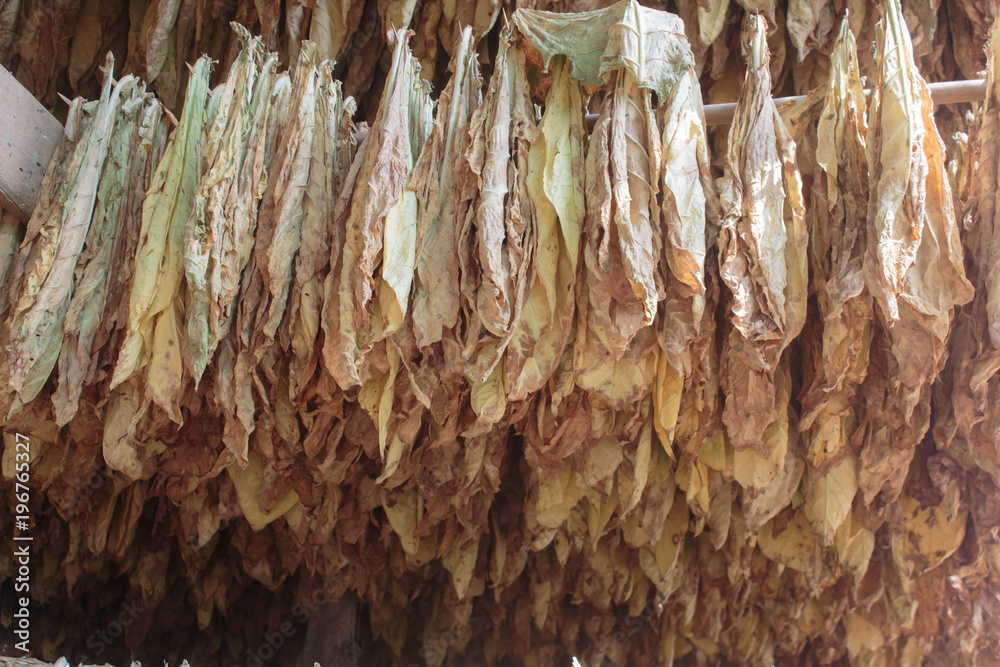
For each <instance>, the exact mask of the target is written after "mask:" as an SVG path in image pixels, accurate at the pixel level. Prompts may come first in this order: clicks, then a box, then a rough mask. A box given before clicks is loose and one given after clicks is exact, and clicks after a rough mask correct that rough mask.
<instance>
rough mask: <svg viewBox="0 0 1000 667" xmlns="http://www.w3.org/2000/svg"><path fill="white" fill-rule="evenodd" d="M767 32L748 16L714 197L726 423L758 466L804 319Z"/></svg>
mask: <svg viewBox="0 0 1000 667" xmlns="http://www.w3.org/2000/svg"><path fill="white" fill-rule="evenodd" d="M765 32H766V25H765V22H764V19H763V17H761V16H759V15H752V16H748V17H747V19H746V23H745V26H744V49H745V52H746V54H747V57H748V60H749V62H748V68H747V74H746V79H745V84H744V85H745V88H744V90H743V92H742V94H741V95H740V99H739V102H738V103H737V107H736V114H735V117H734V118H733V125H732V127H731V129H730V131H729V149H728V155H727V162H726V175H725V178H724V180H723V182H722V190H721V194H720V197H721V199H722V206H723V211H724V214H723V218H722V224H721V229H720V232H719V265H720V268H719V271H720V275H721V277H722V280H723V281H724V282H725V283H726V286H727V287H728V288H729V292H730V295H731V302H730V304H729V306H728V309H729V311H730V312H729V320H730V322H731V327H730V328H729V331H728V334H727V337H726V342H725V349H724V350H723V353H722V364H723V368H722V380H723V382H722V384H723V388H724V390H725V392H726V407H725V411H724V413H723V421H724V422H725V424H726V428H727V431H728V434H729V438H730V440H731V441H732V444H733V446H734V447H735V448H736V449H738V450H742V449H745V448H747V447H752V448H754V449H755V450H756V452H757V454H758V455H759V456H761V457H763V458H764V459H767V458H769V456H770V455H771V454H773V452H774V450H773V449H772V448H770V447H768V446H766V445H765V439H767V436H766V435H765V433H766V431H767V429H768V428H769V427H770V426H771V425H772V424H774V423H775V420H777V419H778V418H779V416H780V415H781V414H782V413H783V412H784V411H785V409H786V407H785V405H783V404H780V403H779V402H778V400H777V398H778V396H779V395H780V394H782V393H783V390H782V382H783V381H784V380H783V377H784V375H785V373H784V372H783V371H782V370H781V368H780V366H781V365H783V364H787V361H785V362H782V353H783V352H784V350H785V348H786V347H787V346H788V344H789V343H790V342H791V341H792V340H793V339H794V338H795V337H796V336H797V335H798V334H799V332H800V331H801V329H802V325H803V323H804V321H805V310H806V287H807V280H808V275H807V269H806V255H807V253H806V243H807V239H806V230H805V224H804V214H805V212H804V208H803V202H802V194H801V177H800V175H799V172H798V167H797V165H796V159H795V144H794V142H793V141H792V139H791V137H790V136H789V134H788V131H787V129H786V127H785V124H784V121H783V120H782V119H781V117H780V116H779V115H778V112H777V109H776V108H775V106H774V102H773V101H772V99H771V96H770V90H771V75H770V73H769V69H768V65H769V56H768V51H767V46H766V44H765V41H764V40H765Z"/></svg>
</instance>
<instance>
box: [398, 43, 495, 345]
mask: <svg viewBox="0 0 1000 667" xmlns="http://www.w3.org/2000/svg"><path fill="white" fill-rule="evenodd" d="M459 42H460V43H459V45H458V46H457V48H456V49H455V55H454V56H453V58H452V62H451V65H450V68H451V70H452V78H451V80H450V81H449V82H448V85H447V86H445V88H444V90H442V91H441V96H440V97H439V98H438V104H437V119H436V121H435V125H434V131H433V132H432V133H431V135H430V137H428V139H427V142H426V143H425V144H424V147H423V149H421V151H420V155H419V156H418V158H417V161H416V164H415V165H414V167H413V174H412V175H411V177H410V182H409V183H408V185H407V188H408V189H411V190H413V191H414V192H415V193H416V195H417V201H418V203H419V207H420V209H419V217H418V231H417V238H418V251H417V264H416V269H415V273H414V277H413V309H412V313H413V332H414V336H415V337H416V345H417V346H418V347H421V348H424V347H427V346H428V345H431V344H433V343H436V342H438V341H440V340H441V338H442V336H443V335H444V332H445V331H448V330H451V329H453V328H454V327H455V325H456V324H457V322H458V314H459V294H460V286H459V264H458V258H457V257H454V255H455V253H456V251H457V248H458V233H459V230H460V229H461V227H462V226H463V225H464V223H465V214H466V212H467V210H468V207H469V200H468V198H467V194H466V193H467V191H468V189H469V188H468V187H466V186H465V185H464V183H463V177H464V176H465V175H466V174H465V172H464V170H462V169H461V164H462V160H463V159H464V156H465V152H466V150H467V149H468V145H469V134H468V125H469V121H470V120H471V118H472V115H473V113H474V112H475V111H476V109H478V108H479V106H480V104H481V103H482V93H481V91H480V85H481V83H482V82H481V77H480V74H479V60H478V58H477V56H476V52H475V50H474V48H473V47H474V46H475V42H474V39H473V34H472V28H471V27H469V28H466V29H465V30H464V31H463V32H462V33H461V37H460V40H459Z"/></svg>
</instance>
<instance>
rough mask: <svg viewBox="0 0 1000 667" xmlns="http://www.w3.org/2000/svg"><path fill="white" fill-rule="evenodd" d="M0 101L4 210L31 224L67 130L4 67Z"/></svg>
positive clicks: (0, 195) (0, 198) (1, 198)
mask: <svg viewBox="0 0 1000 667" xmlns="http://www.w3.org/2000/svg"><path fill="white" fill-rule="evenodd" d="M0 98H2V99H3V103H4V111H3V113H0V207H3V208H4V210H6V211H9V212H10V213H12V214H13V215H14V216H15V217H17V219H18V220H20V221H21V222H27V221H28V218H30V217H31V211H32V210H34V208H35V202H36V201H37V200H38V191H39V189H40V188H41V186H42V177H43V176H45V170H46V169H47V168H48V166H49V160H50V159H52V153H53V152H55V150H56V146H58V145H59V140H60V139H61V138H62V135H63V126H62V123H60V122H59V121H58V120H56V118H55V116H53V115H52V114H50V113H49V112H48V110H47V109H46V108H45V107H43V106H42V105H41V103H40V102H39V101H38V100H36V99H35V97H34V96H33V95H32V94H31V93H30V92H28V90H27V89H26V88H25V87H24V86H22V85H21V84H20V82H19V81H18V80H17V79H15V78H14V75H13V74H11V73H10V72H8V71H7V69H6V68H4V67H0Z"/></svg>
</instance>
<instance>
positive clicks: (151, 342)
mask: <svg viewBox="0 0 1000 667" xmlns="http://www.w3.org/2000/svg"><path fill="white" fill-rule="evenodd" d="M210 70H211V61H210V60H209V59H208V58H203V59H201V60H199V61H198V62H197V63H195V66H194V70H193V71H192V73H191V78H190V80H189V81H188V91H187V95H186V96H185V102H184V112H183V113H182V114H181V118H180V121H179V123H178V125H177V129H176V130H174V134H173V135H172V136H171V138H170V143H169V145H168V146H167V149H166V152H165V153H164V155H163V159H162V160H161V161H160V164H159V166H158V167H157V170H156V173H155V174H154V176H153V181H152V183H151V185H150V188H149V193H148V195H147V197H146V200H145V202H144V204H143V207H142V229H141V230H140V234H139V248H138V251H137V254H136V269H135V278H134V281H133V283H132V288H131V293H130V295H129V308H128V328H127V330H126V334H125V337H124V340H123V341H122V343H121V351H120V353H119V357H118V361H117V363H116V365H115V370H114V375H113V377H112V380H111V389H114V388H115V387H118V386H119V385H121V384H122V383H124V382H125V381H127V380H129V379H130V378H133V377H137V376H138V375H139V374H140V373H142V375H143V376H144V379H145V383H144V384H145V385H146V389H145V391H146V393H147V394H148V398H149V400H151V401H152V402H154V403H156V404H157V405H159V406H160V407H161V408H162V409H163V410H165V411H166V412H167V413H168V414H169V415H170V416H171V419H173V420H174V421H176V422H179V421H180V412H179V399H180V394H181V390H182V377H183V370H182V366H181V341H182V337H181V335H180V333H181V318H182V313H183V291H182V284H183V283H182V281H183V279H184V264H183V259H184V233H185V229H186V225H187V220H188V217H189V216H190V214H191V212H192V210H193V207H194V198H195V192H196V187H197V182H198V175H199V171H200V169H201V160H202V149H203V146H204V144H203V137H202V134H203V128H204V126H205V120H206V116H208V117H209V119H210V118H211V114H210V113H208V76H209V72H210ZM119 396H120V397H121V396H122V395H121V393H120V394H119ZM112 400H114V399H112ZM121 400H125V399H124V397H121ZM129 402H134V403H135V405H138V403H137V401H131V400H130V401H129ZM109 446H110V445H106V446H105V458H106V459H107V460H108V462H109V464H110V465H111V466H112V467H115V468H116V469H117V468H118V465H123V464H122V463H120V460H117V457H115V456H113V455H112V453H111V451H109Z"/></svg>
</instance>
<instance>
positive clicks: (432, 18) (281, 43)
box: [0, 0, 998, 121]
mask: <svg viewBox="0 0 1000 667" xmlns="http://www.w3.org/2000/svg"><path fill="white" fill-rule="evenodd" d="M612 4H614V2H613V0H506V1H502V0H256V1H255V2H249V1H246V2H241V1H239V0H211V1H207V0H131V1H129V2H126V1H125V0H0V64H3V65H4V66H5V67H7V68H8V69H10V70H11V72H13V73H14V74H15V75H16V76H17V78H18V80H19V81H20V82H21V83H22V84H24V85H25V86H26V87H27V88H28V89H29V90H30V91H31V92H32V93H33V94H34V95H35V96H36V97H38V98H39V99H41V100H42V101H43V102H44V103H45V104H46V105H48V106H50V107H52V108H53V109H55V110H56V111H57V114H58V115H59V118H60V119H62V118H63V116H62V113H63V111H64V107H62V106H60V105H58V97H57V94H59V93H61V94H62V95H65V96H67V97H75V96H78V95H82V96H84V97H87V98H94V97H96V96H97V95H98V94H99V92H100V89H101V81H102V76H101V72H100V69H99V66H100V65H101V63H102V59H103V57H104V54H105V53H107V52H108V51H111V52H112V53H113V54H114V56H115V59H116V62H118V63H120V67H121V68H122V71H123V72H124V73H125V74H132V75H134V76H137V77H139V78H142V79H144V80H145V81H146V82H147V85H148V86H149V87H150V89H151V90H154V91H155V92H156V94H157V97H158V98H159V99H160V100H161V102H162V103H163V104H165V105H166V107H167V108H168V109H170V110H171V111H173V112H174V113H179V112H180V109H181V107H182V106H183V98H184V91H185V89H186V87H187V81H188V78H189V77H190V72H189V70H188V68H187V66H186V64H185V63H193V62H194V61H195V60H196V59H197V58H198V57H199V56H201V55H202V54H208V55H209V56H211V57H212V58H214V59H215V60H217V61H219V62H220V63H221V67H220V68H217V69H216V74H215V76H216V77H220V76H222V75H223V74H225V72H228V71H229V69H230V66H231V65H232V63H233V62H235V60H236V58H237V56H238V54H239V51H240V49H241V46H240V42H239V40H238V39H237V38H236V37H235V35H234V34H233V32H232V31H231V30H230V29H229V23H230V22H231V21H235V22H237V23H240V24H241V25H243V26H244V27H246V28H247V29H248V31H250V32H251V33H252V34H259V35H261V36H262V43H263V45H264V47H265V48H267V49H269V50H270V51H275V52H277V53H278V55H279V58H280V60H281V61H282V62H284V63H288V64H293V63H295V62H297V60H298V52H299V48H300V47H299V45H300V43H301V40H303V39H309V40H311V41H312V42H314V43H315V44H316V50H317V56H318V57H319V59H320V60H324V59H330V60H333V61H335V65H334V74H335V76H336V77H337V78H338V79H340V80H341V81H343V86H344V92H345V93H346V94H347V95H349V96H353V97H355V99H357V100H358V102H359V104H360V106H361V108H360V110H359V112H360V113H362V115H363V117H364V118H365V119H366V120H368V121H371V119H372V118H373V117H374V115H375V113H376V112H377V110H378V101H379V99H380V95H381V90H382V88H383V87H384V85H385V82H386V77H387V75H388V73H389V70H390V69H391V63H392V53H393V50H394V49H393V45H392V44H390V43H389V41H388V40H387V38H386V35H387V34H388V32H389V31H390V29H401V28H411V29H412V30H413V31H414V33H415V34H414V36H413V38H412V40H411V48H412V50H413V54H414V56H415V57H416V58H417V60H419V61H420V64H421V71H422V76H423V78H425V79H427V80H428V81H430V82H431V83H432V84H434V86H435V88H436V89H440V88H442V87H443V86H444V85H445V84H446V83H447V81H448V78H449V70H448V67H449V62H450V61H451V60H453V59H454V57H455V55H456V50H455V49H456V48H457V46H456V45H457V43H458V40H457V37H458V35H459V33H461V31H462V26H468V27H470V28H471V29H472V32H473V37H474V39H475V40H476V47H475V48H476V49H477V51H478V53H479V56H480V64H481V66H483V67H485V68H487V70H486V71H492V67H493V66H494V65H495V63H494V60H493V58H494V56H495V54H496V53H497V47H498V43H499V41H500V32H501V29H502V25H501V24H502V22H503V21H502V20H500V21H498V18H499V17H500V16H501V14H504V13H505V14H506V15H507V16H510V15H511V14H512V13H513V12H514V11H515V10H517V9H518V8H523V9H538V10H548V11H556V12H585V11H593V10H598V9H603V8H606V7H609V6H610V5H612ZM645 4H646V6H649V7H653V8H656V9H663V10H667V11H671V12H675V13H676V14H678V15H679V16H680V17H681V18H682V19H683V21H684V31H685V34H686V36H687V38H688V41H689V42H690V44H691V50H692V55H693V56H694V63H695V65H694V66H695V72H696V73H697V74H698V76H699V78H700V81H701V84H702V88H703V89H704V91H705V92H706V96H707V98H708V99H710V101H711V102H713V103H719V102H735V101H736V97H737V95H738V94H739V92H740V87H739V82H740V81H741V80H742V68H743V61H742V59H741V57H740V31H741V27H740V26H741V24H742V20H743V17H744V15H745V14H746V13H761V14H763V15H764V16H766V17H767V19H768V23H769V26H770V30H769V34H768V38H767V42H768V48H769V49H770V51H771V61H770V65H769V68H770V70H771V79H772V83H773V85H774V87H775V91H774V92H776V93H778V92H780V93H784V94H789V95H790V94H805V93H806V92H808V91H809V90H811V89H812V88H814V87H816V86H820V85H823V84H824V83H825V81H826V79H827V77H828V75H829V69H830V60H829V56H830V54H831V51H832V49H833V45H834V42H835V40H836V36H837V32H838V29H839V28H838V26H839V22H840V17H841V16H842V15H843V12H844V10H845V9H849V12H850V22H851V29H852V31H853V32H854V34H855V35H856V36H857V38H858V39H859V40H860V43H861V44H862V45H863V47H864V48H862V49H861V51H860V52H859V54H858V55H859V58H860V66H861V71H862V74H864V75H868V78H869V81H871V80H874V78H875V74H876V72H875V68H876V66H877V64H876V61H875V56H874V54H873V52H872V51H871V49H869V48H868V45H869V44H870V43H872V42H873V41H874V40H875V24H876V23H877V22H878V12H877V8H876V6H875V3H872V2H869V1H868V0H828V1H822V0H787V1H786V0H651V1H649V2H646V3H645ZM997 6H998V3H997V1H996V0H902V9H903V16H904V19H905V20H906V23H907V25H908V26H909V28H910V31H911V33H912V36H913V39H912V44H913V47H914V50H913V55H914V57H915V59H916V62H917V63H918V65H919V67H920V70H921V72H922V74H923V76H924V77H925V78H927V79H928V80H930V81H951V80H954V79H960V78H976V77H978V76H980V72H981V70H982V69H983V68H984V67H985V59H984V55H983V44H984V42H985V40H986V38H987V36H988V34H989V29H990V24H991V22H992V20H993V17H994V16H995V15H996V12H997Z"/></svg>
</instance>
